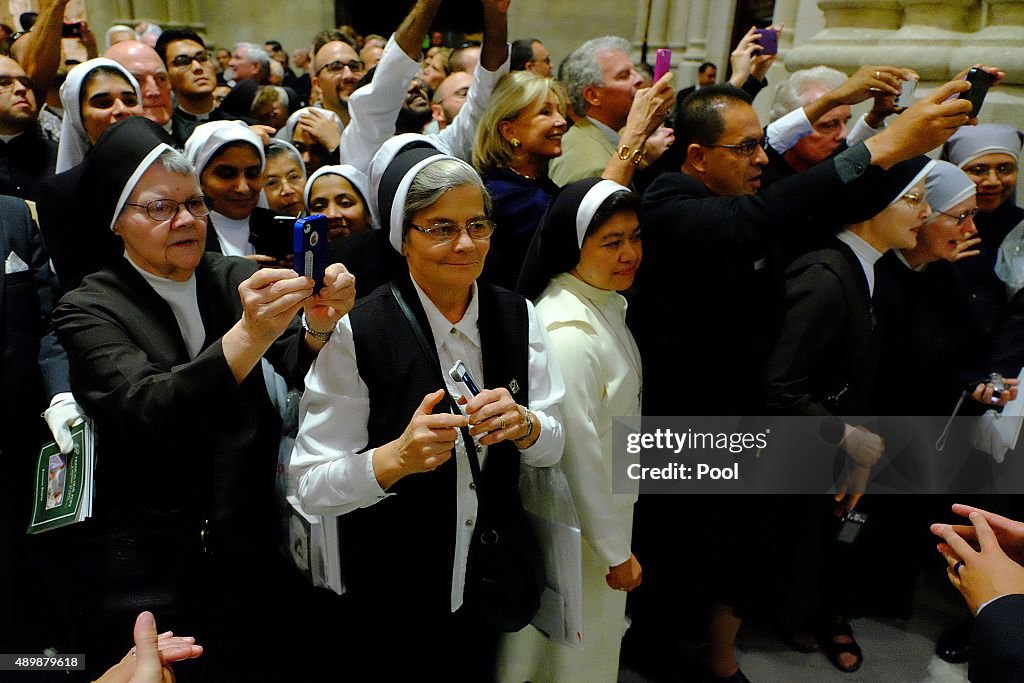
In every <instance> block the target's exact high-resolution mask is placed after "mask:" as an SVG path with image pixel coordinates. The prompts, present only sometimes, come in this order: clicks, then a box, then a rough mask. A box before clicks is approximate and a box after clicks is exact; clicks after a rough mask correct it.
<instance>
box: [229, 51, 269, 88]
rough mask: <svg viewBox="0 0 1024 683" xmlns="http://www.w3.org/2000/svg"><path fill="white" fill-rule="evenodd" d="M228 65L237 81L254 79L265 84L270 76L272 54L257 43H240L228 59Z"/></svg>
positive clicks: (232, 76)
mask: <svg viewBox="0 0 1024 683" xmlns="http://www.w3.org/2000/svg"><path fill="white" fill-rule="evenodd" d="M228 67H229V68H230V69H231V78H232V79H233V80H234V81H235V83H238V82H239V81H247V80H253V81H256V82H257V83H260V84H264V83H266V82H267V79H268V78H269V77H270V55H268V54H267V53H266V51H265V50H264V49H263V47H262V46H261V45H257V44H256V43H238V44H236V45H235V51H234V52H233V53H232V54H231V59H230V60H229V61H228Z"/></svg>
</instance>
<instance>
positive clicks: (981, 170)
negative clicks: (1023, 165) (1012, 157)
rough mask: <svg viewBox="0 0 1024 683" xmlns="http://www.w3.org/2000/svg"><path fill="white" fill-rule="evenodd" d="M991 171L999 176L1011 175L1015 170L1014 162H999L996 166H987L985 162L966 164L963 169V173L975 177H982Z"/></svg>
mask: <svg viewBox="0 0 1024 683" xmlns="http://www.w3.org/2000/svg"><path fill="white" fill-rule="evenodd" d="M992 171H995V172H996V175H997V176H999V177H1000V178H1005V177H1006V176H1011V175H1013V174H1014V173H1016V172H1017V165H1016V164H1009V163H1007V164H999V165H998V166H988V165H985V164H976V165H974V166H968V167H967V168H965V169H964V173H966V174H967V175H969V176H974V177H975V178H984V177H985V176H987V175H988V174H989V173H991V172H992Z"/></svg>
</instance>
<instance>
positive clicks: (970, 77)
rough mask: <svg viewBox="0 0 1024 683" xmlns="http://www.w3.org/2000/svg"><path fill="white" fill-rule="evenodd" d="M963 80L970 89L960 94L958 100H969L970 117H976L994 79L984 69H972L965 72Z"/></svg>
mask: <svg viewBox="0 0 1024 683" xmlns="http://www.w3.org/2000/svg"><path fill="white" fill-rule="evenodd" d="M964 80H965V81H967V82H968V83H970V84H971V89H970V90H968V91H966V92H962V93H960V99H961V100H970V102H971V116H977V115H978V113H979V112H980V111H981V103H982V102H984V101H985V95H987V94H988V89H989V88H990V87H992V84H993V83H994V82H995V80H996V77H995V76H993V75H992V74H990V73H989V72H987V71H985V70H984V69H979V68H977V67H974V68H972V69H971V70H970V71H968V72H967V76H966V77H965V78H964Z"/></svg>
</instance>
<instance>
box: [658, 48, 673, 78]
mask: <svg viewBox="0 0 1024 683" xmlns="http://www.w3.org/2000/svg"><path fill="white" fill-rule="evenodd" d="M671 68H672V50H668V49H665V48H662V49H660V50H658V56H657V57H656V58H655V60H654V82H655V83H657V82H658V80H660V79H661V77H662V76H664V75H665V74H667V73H668V70H669V69H671Z"/></svg>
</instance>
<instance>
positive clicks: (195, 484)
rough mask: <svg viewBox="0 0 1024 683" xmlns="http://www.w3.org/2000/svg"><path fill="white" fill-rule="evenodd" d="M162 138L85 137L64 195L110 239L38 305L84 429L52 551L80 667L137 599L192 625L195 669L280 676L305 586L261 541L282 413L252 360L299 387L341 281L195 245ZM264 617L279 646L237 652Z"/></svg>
mask: <svg viewBox="0 0 1024 683" xmlns="http://www.w3.org/2000/svg"><path fill="white" fill-rule="evenodd" d="M147 123H148V122H147ZM161 140H162V137H161V136H160V135H159V132H158V129H157V127H156V126H155V124H149V126H148V128H140V126H139V125H138V124H134V123H129V122H123V123H120V124H116V126H115V129H112V130H111V131H110V132H109V134H108V135H106V136H105V137H104V138H103V139H102V140H101V141H100V142H99V144H97V145H96V147H94V148H93V151H92V153H91V154H90V155H89V157H88V159H87V161H86V164H88V165H89V167H90V168H89V169H88V172H86V173H85V174H83V183H84V185H85V186H84V187H83V193H82V195H83V197H84V198H85V199H86V203H85V205H84V206H82V207H81V210H82V211H84V212H89V213H91V214H93V215H95V216H97V217H99V216H102V217H103V219H104V220H105V222H106V224H107V226H108V228H109V229H110V230H111V231H112V232H113V233H114V235H116V236H117V237H118V238H120V240H121V241H122V243H123V245H124V252H123V254H124V255H123V258H120V259H117V260H115V261H113V262H111V263H110V264H109V265H108V266H107V267H105V268H104V269H102V270H100V271H99V272H96V273H93V274H92V275H89V276H87V277H86V278H85V280H84V281H83V282H82V284H81V286H80V287H78V288H77V289H76V290H74V291H72V292H70V293H69V294H67V295H66V296H65V297H64V298H63V299H62V300H61V302H60V305H59V306H58V308H57V309H56V310H55V311H54V314H53V323H54V326H55V328H56V330H57V334H58V336H59V338H60V341H61V343H62V345H63V346H64V348H65V349H66V350H67V353H68V358H69V361H70V368H71V387H72V390H73V391H74V393H75V396H76V397H78V399H79V401H80V402H81V404H82V406H83V407H85V410H86V411H87V412H88V414H89V415H90V416H92V418H93V419H94V420H95V423H96V431H97V434H98V441H99V443H100V445H99V451H98V453H99V455H98V466H97V471H96V499H95V507H94V509H93V517H92V519H90V520H89V521H87V522H86V523H84V524H82V525H79V526H77V527H76V528H75V540H76V543H77V544H76V545H75V546H74V550H75V552H69V553H68V554H67V555H66V556H65V558H64V561H66V562H67V563H68V565H67V569H68V575H69V576H71V577H74V581H73V583H74V585H75V591H74V592H75V601H76V604H77V605H78V607H79V608H80V610H81V612H82V613H81V614H80V615H78V616H77V617H76V618H75V626H76V627H77V634H76V635H77V637H78V638H79V640H77V641H75V642H76V643H77V644H78V645H79V646H81V648H82V651H83V652H89V655H90V656H89V661H88V662H87V663H88V664H90V665H91V664H93V663H94V664H95V665H97V666H99V665H102V664H105V663H108V662H110V661H115V659H116V658H117V657H116V655H117V653H119V652H123V644H122V643H121V642H120V640H117V641H115V642H110V640H109V639H110V638H113V637H116V636H119V635H121V634H123V633H125V632H126V630H127V628H128V625H130V624H131V623H132V620H134V618H135V615H136V614H137V613H138V611H139V610H141V609H147V610H150V611H152V612H153V613H154V614H156V615H157V618H158V619H159V621H160V624H161V626H163V627H165V628H171V629H173V630H175V631H178V632H190V633H194V634H196V635H197V636H199V637H201V639H202V641H203V643H204V645H206V653H205V655H204V657H203V658H202V659H203V660H205V661H202V660H201V661H200V665H201V666H204V667H205V668H206V674H207V676H208V680H237V679H238V678H239V677H243V678H250V679H251V680H260V679H262V680H286V678H278V675H279V674H280V675H282V676H286V677H287V676H288V675H289V672H291V673H294V671H295V669H294V667H295V666H296V664H304V663H305V662H306V661H308V660H303V662H298V663H296V662H294V661H293V660H294V658H293V657H292V656H291V655H292V652H291V651H288V650H287V648H286V647H285V645H286V642H287V641H289V639H290V638H291V637H293V635H294V634H299V633H301V632H302V630H303V629H302V626H303V625H304V624H302V623H299V624H296V623H295V622H296V621H300V620H298V619H296V615H295V614H294V612H293V611H292V610H296V609H297V606H298V605H300V604H302V601H303V600H304V599H305V598H304V597H303V594H302V592H301V591H302V588H301V587H300V584H297V583H296V582H297V580H295V579H292V578H291V576H290V575H289V574H288V573H287V572H286V570H285V569H286V568H285V567H283V566H281V563H282V562H283V560H282V559H281V556H280V555H279V554H278V553H277V543H276V537H277V534H276V530H277V529H278V521H277V513H276V501H275V473H276V469H277V463H278V442H279V440H280V436H281V418H280V415H279V412H278V410H277V409H276V408H275V407H274V405H273V404H272V402H271V399H270V397H269V396H268V391H267V385H266V382H265V379H264V372H263V371H261V365H262V363H261V361H263V359H266V360H267V361H269V362H270V363H271V364H273V367H274V368H275V369H276V371H277V372H278V373H280V374H281V375H282V376H283V377H285V378H287V379H288V381H289V383H290V384H291V385H292V386H298V387H300V386H301V382H302V377H303V375H304V374H305V372H306V371H307V370H308V368H309V367H310V364H311V363H312V360H313V358H314V357H315V356H316V354H317V353H318V352H319V351H320V349H321V348H322V347H323V346H324V344H325V343H326V341H327V339H328V338H329V337H330V336H331V332H332V331H333V329H334V325H335V324H336V323H337V321H338V320H339V319H340V318H341V317H342V316H343V315H344V314H345V313H347V312H348V311H349V309H350V308H351V307H352V303H353V300H354V282H353V278H352V276H351V275H349V274H348V272H347V271H346V270H345V268H344V266H342V265H340V264H335V265H332V266H330V267H329V268H328V270H327V273H326V275H325V277H324V279H323V282H322V283H321V284H322V288H321V289H320V291H319V293H318V294H315V295H314V294H313V287H314V283H313V281H312V280H310V279H308V278H306V277H302V276H299V275H297V274H296V273H295V272H293V271H291V270H287V269H274V268H264V269H259V268H258V267H257V265H256V264H254V263H252V262H251V261H247V260H245V259H241V258H238V257H229V256H223V255H221V254H215V253H207V252H205V243H206V230H207V216H208V215H209V213H210V210H209V208H208V207H207V204H206V201H205V197H204V196H203V193H202V190H201V189H200V185H199V180H198V178H197V176H196V172H195V170H194V169H193V167H192V165H191V164H190V163H189V162H188V160H187V159H186V158H185V157H184V156H182V154H181V153H179V152H177V151H176V150H174V149H173V148H171V147H170V146H169V145H167V144H165V143H163V142H162V141H161ZM300 313H301V316H300ZM300 320H301V322H300ZM242 624H244V628H242V627H241V626H240V625H242ZM270 632H273V633H275V634H276V635H275V638H280V639H281V640H280V641H279V642H280V644H281V649H278V648H276V647H275V648H271V649H268V650H266V651H264V652H262V653H261V655H260V657H259V658H258V659H257V658H254V657H253V656H252V649H251V640H250V637H249V636H250V634H252V633H270ZM294 645H295V646H296V647H298V644H297V643H295V644H294ZM109 652H113V653H114V654H113V655H110V656H104V653H109ZM279 652H287V653H288V657H287V659H288V660H289V661H287V662H286V661H283V660H284V659H286V658H285V657H284V656H280V657H279V656H278V653H279ZM248 668H251V669H253V670H248ZM97 675H98V674H97Z"/></svg>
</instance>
